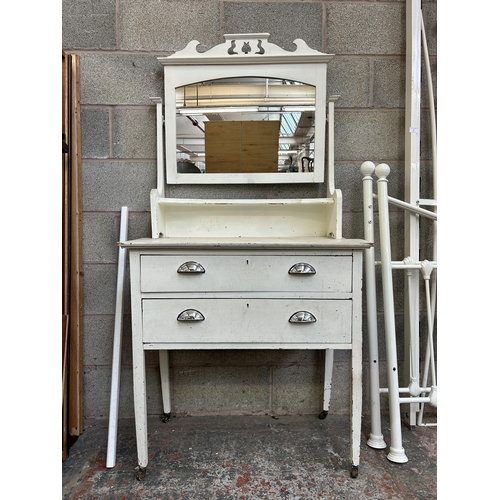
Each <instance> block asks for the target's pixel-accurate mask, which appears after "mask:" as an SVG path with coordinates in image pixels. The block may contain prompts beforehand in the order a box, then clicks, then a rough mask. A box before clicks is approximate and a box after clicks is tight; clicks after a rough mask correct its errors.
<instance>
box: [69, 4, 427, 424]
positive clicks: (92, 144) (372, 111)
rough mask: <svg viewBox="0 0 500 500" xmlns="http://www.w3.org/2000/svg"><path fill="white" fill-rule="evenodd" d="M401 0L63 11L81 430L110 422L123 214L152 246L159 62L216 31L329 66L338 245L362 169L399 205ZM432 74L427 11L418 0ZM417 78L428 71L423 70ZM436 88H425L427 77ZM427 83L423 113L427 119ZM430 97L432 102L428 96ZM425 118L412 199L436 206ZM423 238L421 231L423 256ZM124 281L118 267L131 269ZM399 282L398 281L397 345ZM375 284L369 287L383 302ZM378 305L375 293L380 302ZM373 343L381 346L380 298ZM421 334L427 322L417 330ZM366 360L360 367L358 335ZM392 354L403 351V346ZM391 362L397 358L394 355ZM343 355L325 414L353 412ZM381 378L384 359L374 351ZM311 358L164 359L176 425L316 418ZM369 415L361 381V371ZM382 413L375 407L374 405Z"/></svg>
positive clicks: (125, 396) (231, 354)
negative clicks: (77, 239)
mask: <svg viewBox="0 0 500 500" xmlns="http://www.w3.org/2000/svg"><path fill="white" fill-rule="evenodd" d="M405 8H406V5H405V2H404V1H401V0H400V1H398V0H393V1H390V0H389V1H376V0H368V1H345V0H342V1H336V0H332V1H316V0H309V1H308V0H304V1H300V0H289V1H267V2H266V1H261V0H255V1H232V0H229V1H222V0H63V2H62V21H63V23H62V27H63V29H62V48H63V50H65V51H66V52H70V53H75V54H79V55H80V64H81V128H82V157H83V165H82V182H83V188H82V192H83V257H84V282H83V285H84V359H83V363H84V418H85V419H89V418H106V417H107V416H108V414H109V394H110V379H111V362H112V341H113V325H114V309H115V295H116V277H117V245H116V242H117V241H118V239H119V224H120V209H121V207H122V206H127V207H128V208H129V213H130V216H129V238H130V239H134V238H141V237H148V236H150V235H151V232H150V231H151V229H150V211H149V210H150V207H149V192H150V190H151V188H153V187H155V185H156V178H155V176H156V170H155V168H156V167H155V164H156V163H155V162H156V143H155V137H156V135H155V134H156V131H155V109H154V106H153V105H152V104H151V102H150V100H149V97H152V96H161V95H162V89H163V87H162V85H163V68H162V66H161V65H160V64H159V63H158V61H157V59H156V58H157V57H158V56H166V55H170V54H172V53H173V52H174V51H177V50H180V49H183V48H184V47H185V46H186V44H187V43H188V42H189V41H190V40H192V39H196V40H198V41H199V42H200V43H201V46H202V48H205V49H208V48H210V47H212V46H214V45H216V44H218V43H221V42H222V41H223V34H224V33H251V32H269V33H270V37H269V40H270V41H271V42H273V43H276V44H277V45H279V46H281V47H283V48H285V49H288V50H293V48H294V45H293V43H292V42H293V40H294V39H295V38H302V39H304V40H305V41H306V42H307V44H308V45H309V46H310V47H312V48H314V49H317V50H321V51H324V52H329V53H334V54H336V56H335V58H334V59H333V60H332V62H331V63H330V64H329V66H328V87H327V92H328V95H333V94H340V98H339V100H338V101H337V106H336V110H337V111H336V116H335V182H336V187H338V188H340V189H341V190H342V192H343V200H344V201H343V207H344V218H343V225H344V237H346V238H359V237H362V236H363V215H362V196H361V193H362V183H361V174H360V171H359V167H360V165H361V163H362V162H363V161H365V160H371V161H373V162H375V163H380V162H386V163H388V164H389V165H390V167H391V174H390V177H389V181H390V182H389V193H390V195H391V196H394V197H397V198H399V199H404V99H405V95H404V92H405V83H404V80H405V24H406V23H405ZM422 9H423V15H424V20H425V23H426V33H427V38H428V43H429V52H430V56H431V62H432V66H433V74H434V75H435V74H436V2H435V1H431V0H429V1H425V0H424V1H423V2H422ZM422 73H424V72H422ZM434 81H435V77H434ZM426 89H427V82H426V79H425V75H423V82H422V92H423V95H422V103H423V106H424V107H428V94H427V91H426ZM434 95H436V93H435V91H434ZM427 117H428V114H427V112H426V110H425V109H424V110H423V111H422V151H421V171H422V175H421V184H422V197H423V198H432V186H431V181H432V173H431V169H430V166H431V152H430V151H431V147H430V139H429V130H430V127H429V124H428V122H427V120H428V118H427ZM324 193H325V186H324V185H288V186H286V185H279V186H272V185H259V186H255V185H254V186H182V187H181V186H177V187H172V188H171V189H170V195H172V196H176V197H214V198H219V197H220V198H222V197H225V196H228V195H230V196H231V197H238V196H240V197H260V198H273V197H278V198H279V197H283V198H288V197H315V196H324ZM391 217H392V222H391V224H392V247H393V257H394V259H402V258H404V257H405V256H404V255H403V237H404V236H403V234H404V233H403V228H404V224H403V212H402V211H399V210H397V209H394V208H393V209H392V212H391ZM430 236H431V228H430V227H428V228H426V227H425V226H424V227H423V228H422V243H421V248H422V258H430V256H431V255H432V253H431V238H430ZM127 271H128V269H127ZM403 279H404V277H403V276H399V275H396V276H395V297H396V311H397V326H398V329H399V333H398V335H400V336H401V335H402V334H401V330H402V328H401V327H402V324H403V319H402V311H403V293H402V292H403V283H402V280H403ZM380 282H381V280H380V276H378V287H379V291H381V284H380ZM380 296H381V295H380ZM125 297H126V299H125V318H124V332H123V334H124V345H123V356H122V372H121V392H120V416H121V417H129V416H132V415H133V398H132V358H131V340H130V339H131V328H130V289H129V281H128V277H127V279H126V288H125ZM378 307H379V317H380V322H379V323H380V325H379V332H380V336H381V337H383V321H382V314H381V313H382V309H383V306H382V304H381V300H379V306H378ZM422 323H425V321H422ZM363 330H364V338H365V343H364V349H363V351H364V352H363V356H364V360H365V363H366V362H367V351H368V348H367V345H368V344H367V342H366V325H365V326H364V328H363ZM400 344H401V343H400ZM400 351H401V359H403V357H402V352H403V350H402V348H401V349H400ZM347 354H348V353H343V352H341V351H338V352H336V353H335V361H336V364H335V368H334V390H333V391H332V411H337V412H346V411H348V408H349V401H350V385H349V370H350V361H349V356H348V355H347ZM379 355H380V360H381V373H382V377H383V376H384V374H385V365H384V363H383V362H384V359H385V351H384V346H383V342H381V345H380V353H379ZM323 360H324V354H323V352H321V351H256V350H250V349H249V350H243V351H238V350H236V351H216V350H214V351H175V352H172V353H171V365H172V367H171V370H172V372H171V375H172V384H173V389H172V390H173V392H172V395H173V412H174V413H175V414H178V415H181V414H231V413H235V414H244V413H260V414H265V413H269V414H287V413H289V414H300V413H317V412H319V411H320V410H321V403H322V383H323ZM147 377H148V386H147V391H148V403H149V406H148V413H149V414H150V415H155V414H160V413H161V412H162V407H161V394H160V381H159V367H158V354H157V353H156V352H148V353H147ZM363 377H364V378H363V386H364V407H365V410H364V411H365V413H367V412H368V407H367V401H368V397H367V394H368V383H369V380H368V370H367V369H365V370H364V375H363ZM382 404H383V405H384V406H385V405H386V402H385V401H384V398H383V400H382Z"/></svg>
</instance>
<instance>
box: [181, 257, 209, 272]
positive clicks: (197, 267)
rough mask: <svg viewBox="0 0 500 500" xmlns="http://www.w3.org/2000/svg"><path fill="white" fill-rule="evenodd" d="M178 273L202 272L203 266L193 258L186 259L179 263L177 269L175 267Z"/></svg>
mask: <svg viewBox="0 0 500 500" xmlns="http://www.w3.org/2000/svg"><path fill="white" fill-rule="evenodd" d="M177 272H178V273H204V272H205V268H204V267H203V266H202V265H201V264H199V263H198V262H195V261H194V260H188V261H187V262H184V264H181V265H180V266H179V269H177Z"/></svg>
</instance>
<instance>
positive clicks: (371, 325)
mask: <svg viewBox="0 0 500 500" xmlns="http://www.w3.org/2000/svg"><path fill="white" fill-rule="evenodd" d="M374 171H375V164H374V163H372V162H371V161H365V162H364V163H363V164H362V165H361V173H362V174H363V215H364V229H365V240H367V241H370V242H373V243H374V242H375V230H374V227H373V226H374V219H373V179H372V174H373V172H374ZM364 257H365V290H366V320H367V327H368V350H369V354H368V355H369V359H370V370H369V371H370V412H371V432H370V437H369V438H368V441H367V444H368V446H370V447H372V448H376V449H382V448H385V447H386V444H385V441H384V436H383V435H382V424H381V417H380V369H379V359H378V331H377V292H376V285H375V248H374V246H371V247H370V248H367V249H365V250H364Z"/></svg>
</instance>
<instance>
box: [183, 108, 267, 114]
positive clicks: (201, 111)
mask: <svg viewBox="0 0 500 500" xmlns="http://www.w3.org/2000/svg"><path fill="white" fill-rule="evenodd" d="M258 111H259V108H258V107H257V106H240V107H237V106H227V107H224V108H180V109H179V113H180V114H181V115H207V114H213V113H245V112H247V113H257V112H258Z"/></svg>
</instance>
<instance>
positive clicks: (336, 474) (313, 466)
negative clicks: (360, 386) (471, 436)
mask: <svg viewBox="0 0 500 500" xmlns="http://www.w3.org/2000/svg"><path fill="white" fill-rule="evenodd" d="M382 424H383V428H382V430H383V433H384V436H385V439H386V442H387V444H388V446H389V444H390V443H389V440H390V432H389V430H388V417H384V418H383V422H382ZM148 426H149V427H148V434H149V464H148V468H147V473H146V476H145V478H144V480H142V481H138V480H137V479H136V474H135V470H134V469H135V466H136V456H137V455H136V442H135V429H134V421H133V420H121V421H120V422H119V427H118V442H117V452H116V465H115V467H114V468H112V469H107V468H106V456H107V433H108V421H107V420H98V421H92V422H87V424H86V428H85V431H84V433H83V434H82V435H81V436H80V437H79V438H78V439H77V441H76V443H75V444H74V445H73V446H72V447H71V449H70V452H69V458H68V459H67V460H66V461H65V462H63V464H62V485H63V488H62V493H63V496H62V498H63V499H66V500H70V499H71V500H73V499H74V500H77V499H78V500H91V499H96V500H97V499H99V500H102V499H120V500H132V499H171V500H176V499H187V500H205V499H206V500H208V499H211V500H212V499H219V498H225V499H234V500H249V499H290V500H291V499H313V498H314V499H321V498H322V499H330V500H333V499H335V500H336V499H339V500H341V499H342V500H362V499H371V500H388V499H401V500H432V499H435V498H437V427H416V428H414V429H413V430H410V429H409V428H408V427H406V426H403V446H404V448H405V451H406V454H407V456H408V459H409V460H408V462H407V463H406V464H394V463H392V462H390V461H389V460H387V458H386V454H387V449H388V448H386V449H385V450H374V449H372V448H369V447H368V446H367V445H366V436H367V435H368V434H369V432H370V427H369V426H370V423H369V419H366V418H365V419H363V433H362V440H361V461H360V465H359V475H358V477H357V478H356V479H352V478H351V477H350V458H349V418H348V416H343V415H335V414H334V415H332V414H330V415H328V416H327V418H326V419H324V420H320V419H319V418H318V417H317V416H314V415H304V416H280V417H279V418H278V417H273V416H223V417H221V416H210V417H199V416H198V417H174V418H172V419H171V420H170V421H169V422H167V423H163V422H162V421H161V419H160V418H159V417H157V418H151V419H149V421H148Z"/></svg>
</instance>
